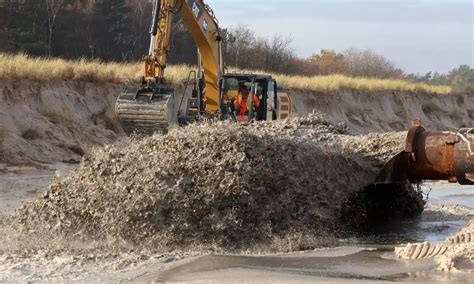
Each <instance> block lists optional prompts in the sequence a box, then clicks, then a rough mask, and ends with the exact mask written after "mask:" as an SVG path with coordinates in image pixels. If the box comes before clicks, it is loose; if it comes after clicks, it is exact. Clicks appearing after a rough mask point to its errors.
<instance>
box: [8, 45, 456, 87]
mask: <svg viewBox="0 0 474 284" xmlns="http://www.w3.org/2000/svg"><path fill="white" fill-rule="evenodd" d="M190 69H192V67H191V66H186V65H177V66H170V67H168V68H167V69H166V79H167V80H168V82H169V83H170V84H179V83H180V82H182V81H183V80H185V79H186V77H187V75H188V72H189V70H190ZM261 73H265V72H261ZM141 74H142V64H141V63H140V62H139V63H103V62H99V61H88V60H85V59H81V60H75V61H70V60H63V59H56V58H55V59H45V58H33V57H29V56H27V55H24V54H19V55H6V54H0V78H14V79H30V80H37V81H49V80H77V81H88V82H110V83H121V84H127V83H131V82H135V81H137V80H138V79H139V78H140V76H141ZM273 76H274V77H275V78H276V79H277V81H278V82H279V84H280V86H283V87H285V88H287V89H298V90H305V91H316V92H327V91H335V90H339V89H354V90H360V91H369V92H374V91H413V92H423V93H437V94H449V93H451V87H449V86H429V85H426V84H414V83H410V82H407V81H403V80H383V79H374V78H350V77H346V76H342V75H331V76H314V77H304V76H287V75H281V74H273Z"/></svg>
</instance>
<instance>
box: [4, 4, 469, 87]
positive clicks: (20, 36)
mask: <svg viewBox="0 0 474 284" xmlns="http://www.w3.org/2000/svg"><path fill="white" fill-rule="evenodd" d="M151 5H152V4H151V3H150V1H148V0H0V52H11V53H17V52H24V53H27V54H31V55H34V56H55V57H62V58H67V59H74V58H89V59H95V60H103V61H126V62H127V61H137V60H140V59H141V57H142V56H143V54H144V53H145V52H146V51H147V50H148V45H149V35H148V32H149V25H150V21H151ZM222 38H223V43H224V53H225V55H224V56H225V62H226V64H227V65H228V66H233V67H238V68H242V69H256V70H265V71H272V72H278V73H283V74H298V75H329V74H344V75H347V76H353V77H375V78H395V79H407V80H411V81H415V82H424V83H428V84H435V85H436V84H449V85H453V86H456V88H457V89H459V90H461V91H462V90H464V89H466V88H469V86H472V85H473V84H474V82H473V80H474V79H473V78H474V75H473V72H474V71H473V69H471V68H470V67H469V66H461V67H459V68H456V69H453V70H452V71H451V72H449V73H448V74H439V73H428V74H425V75H416V74H405V73H404V72H403V70H401V69H399V68H397V67H396V66H395V65H394V64H393V63H392V62H391V61H390V60H388V59H387V58H385V57H384V56H382V55H379V54H376V53H375V52H373V51H371V50H359V49H348V50H346V51H343V52H336V51H334V50H330V49H325V50H321V51H320V52H318V53H315V54H314V55H312V56H310V57H309V58H299V57H298V56H297V55H296V52H295V50H294V48H293V42H292V40H291V38H287V37H282V36H274V37H273V38H262V37H259V36H257V35H256V33H255V32H253V31H252V30H250V29H248V28H247V27H242V26H241V27H236V28H233V29H222ZM170 50H171V51H170V55H169V63H170V64H175V63H184V64H196V61H197V52H196V46H195V44H194V42H193V40H192V38H191V36H190V34H189V33H188V32H187V31H186V29H185V27H184V25H183V23H182V22H181V19H179V18H178V17H176V18H175V21H174V23H173V33H172V38H171V49H170Z"/></svg>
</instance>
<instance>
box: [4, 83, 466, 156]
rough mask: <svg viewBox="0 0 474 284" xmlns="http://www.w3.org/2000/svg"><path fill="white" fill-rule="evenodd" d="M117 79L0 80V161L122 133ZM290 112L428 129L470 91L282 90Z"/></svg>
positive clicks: (60, 151) (363, 128) (386, 127)
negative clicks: (291, 108)
mask: <svg viewBox="0 0 474 284" xmlns="http://www.w3.org/2000/svg"><path fill="white" fill-rule="evenodd" d="M122 88H123V86H122V85H119V84H105V83H102V84H98V83H97V84H94V83H87V82H78V81H43V82H38V81H29V80H14V79H0V163H9V164H22V163H32V162H33V163H38V162H39V163H56V162H65V161H69V162H74V161H79V160H80V159H81V156H82V155H83V154H84V153H85V154H87V153H89V152H90V151H91V149H92V148H93V147H94V146H99V145H104V144H108V143H110V142H113V141H115V140H116V139H117V137H119V136H120V135H122V132H121V129H120V126H119V125H118V123H117V121H116V119H115V117H114V111H113V108H114V103H115V98H116V96H117V95H118V94H119V93H120V91H121V90H122ZM288 93H289V94H290V96H291V98H292V100H293V104H294V113H295V115H297V116H304V115H307V114H309V113H311V112H312V111H313V110H314V109H317V110H318V111H320V112H321V113H323V114H325V115H326V117H327V118H328V119H329V120H330V121H331V122H333V123H339V122H343V123H344V124H346V125H347V126H348V129H349V131H350V132H353V133H362V134H366V133H370V132H390V131H405V130H407V128H408V127H409V126H410V124H411V121H412V120H413V119H414V118H421V119H422V122H423V125H425V126H426V127H427V128H429V129H434V130H455V129H458V128H460V127H469V126H471V125H472V124H473V123H472V120H473V119H474V96H473V95H435V94H426V93H422V92H420V93H411V92H399V91H397V92H387V91H385V92H363V93H361V92H359V91H350V90H340V91H334V92H328V93H314V92H303V91H291V90H290V91H288Z"/></svg>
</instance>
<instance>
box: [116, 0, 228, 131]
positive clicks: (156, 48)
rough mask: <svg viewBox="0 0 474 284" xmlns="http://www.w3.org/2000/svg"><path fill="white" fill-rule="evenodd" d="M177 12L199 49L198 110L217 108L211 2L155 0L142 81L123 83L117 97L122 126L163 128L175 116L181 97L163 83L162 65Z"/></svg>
mask: <svg viewBox="0 0 474 284" xmlns="http://www.w3.org/2000/svg"><path fill="white" fill-rule="evenodd" d="M175 15H179V16H181V18H182V21H183V23H184V25H185V27H186V29H187V30H188V31H189V32H190V34H191V36H192V38H193V39H194V42H195V43H196V45H197V48H198V50H199V55H200V56H199V62H198V65H199V70H200V72H199V74H198V78H199V80H202V84H201V86H202V88H201V90H200V92H199V97H200V98H199V101H200V102H202V103H203V104H202V105H201V109H200V111H203V112H204V111H205V112H206V113H207V114H217V112H218V111H219V87H218V82H219V78H220V77H221V75H222V70H223V68H224V67H223V56H222V42H221V36H220V31H219V25H218V21H217V19H216V17H215V16H214V13H213V12H212V10H211V8H210V7H209V6H207V5H206V4H205V3H204V2H203V1H202V0H154V1H153V11H152V24H151V29H150V38H151V40H150V48H149V51H148V54H147V55H145V56H144V76H143V78H142V84H141V86H140V87H139V88H138V89H137V88H136V87H135V88H134V87H128V88H127V89H126V90H125V91H124V92H123V93H122V94H121V95H120V96H119V98H118V100H117V103H116V113H117V116H118V118H119V120H120V122H121V124H122V126H123V128H124V130H125V132H127V133H129V134H131V133H133V132H142V133H149V134H151V133H154V132H162V133H163V132H166V131H167V129H168V128H169V126H170V125H172V124H176V123H177V121H178V117H177V116H178V112H179V109H178V110H177V108H179V106H178V107H177V105H180V103H178V102H177V99H176V97H175V95H174V90H173V88H171V87H170V86H168V85H166V80H165V69H166V63H167V58H168V53H169V51H170V36H171V32H172V23H173V17H174V16H175Z"/></svg>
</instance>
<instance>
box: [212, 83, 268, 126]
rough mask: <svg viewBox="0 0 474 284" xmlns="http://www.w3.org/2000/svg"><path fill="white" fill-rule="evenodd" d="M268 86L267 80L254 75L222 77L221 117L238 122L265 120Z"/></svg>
mask: <svg viewBox="0 0 474 284" xmlns="http://www.w3.org/2000/svg"><path fill="white" fill-rule="evenodd" d="M268 86H269V81H268V78H259V77H258V76H255V75H248V76H243V75H238V76H224V77H223V78H222V80H221V82H220V103H221V104H220V111H221V116H223V117H225V118H231V119H233V120H236V121H240V122H248V121H251V120H257V121H261V120H267V112H268V110H267V105H268V94H267V93H268ZM271 93H272V99H274V92H273V91H272V92H271ZM272 118H273V116H270V119H269V120H272Z"/></svg>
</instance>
